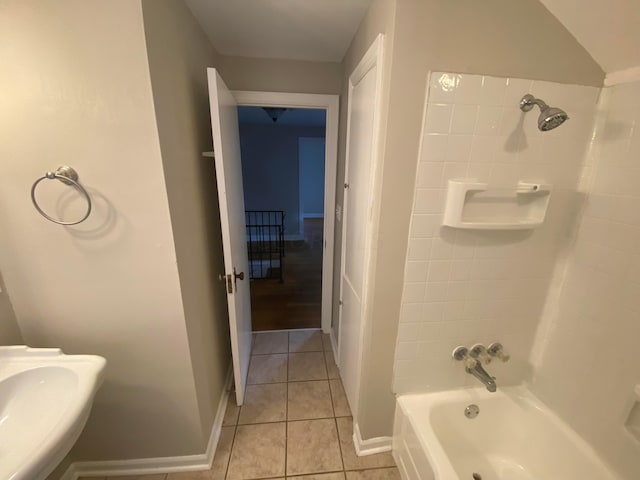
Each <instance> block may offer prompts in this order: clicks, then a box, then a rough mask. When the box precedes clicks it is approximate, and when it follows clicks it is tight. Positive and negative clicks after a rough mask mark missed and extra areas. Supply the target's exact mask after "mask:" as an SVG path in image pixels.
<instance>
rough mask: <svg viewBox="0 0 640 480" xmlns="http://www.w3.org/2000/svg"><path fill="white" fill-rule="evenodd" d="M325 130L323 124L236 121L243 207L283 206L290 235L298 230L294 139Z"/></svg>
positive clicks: (299, 226) (296, 154)
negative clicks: (313, 125) (310, 125)
mask: <svg viewBox="0 0 640 480" xmlns="http://www.w3.org/2000/svg"><path fill="white" fill-rule="evenodd" d="M325 133H326V128H325V127H305V126H293V125H278V124H277V123H276V124H240V147H241V150H242V181H243V185H244V206H245V209H247V210H284V212H285V220H284V224H285V234H287V235H291V236H292V237H291V238H296V236H298V235H299V234H301V233H302V231H301V225H300V218H301V217H300V188H299V181H300V175H299V162H298V139H299V138H301V137H316V138H324V136H325Z"/></svg>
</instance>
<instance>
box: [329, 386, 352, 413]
mask: <svg viewBox="0 0 640 480" xmlns="http://www.w3.org/2000/svg"><path fill="white" fill-rule="evenodd" d="M329 386H330V387H331V400H332V401H333V410H334V413H335V416H336V417H350V416H351V409H350V408H349V402H348V401H347V395H346V393H344V387H343V386H342V381H341V380H329Z"/></svg>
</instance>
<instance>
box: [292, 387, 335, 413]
mask: <svg viewBox="0 0 640 480" xmlns="http://www.w3.org/2000/svg"><path fill="white" fill-rule="evenodd" d="M327 417H333V407H332V405H331V393H330V391H329V382H328V381H326V380H323V381H314V382H292V383H289V393H288V407H287V419H288V420H308V419H312V418H327Z"/></svg>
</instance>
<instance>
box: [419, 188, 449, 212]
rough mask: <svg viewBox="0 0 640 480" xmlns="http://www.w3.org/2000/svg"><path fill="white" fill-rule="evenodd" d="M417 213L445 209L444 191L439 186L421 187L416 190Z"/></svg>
mask: <svg viewBox="0 0 640 480" xmlns="http://www.w3.org/2000/svg"><path fill="white" fill-rule="evenodd" d="M414 211H415V213H418V214H420V213H440V212H442V211H444V193H443V190H442V189H439V188H420V189H418V191H417V192H416V200H415V206H414Z"/></svg>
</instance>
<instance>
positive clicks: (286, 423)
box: [284, 332, 291, 478]
mask: <svg viewBox="0 0 640 480" xmlns="http://www.w3.org/2000/svg"><path fill="white" fill-rule="evenodd" d="M290 342H291V333H290V332H287V383H286V385H287V386H286V387H285V388H286V390H287V395H286V402H285V404H284V476H285V478H286V477H287V467H288V465H287V462H288V461H289V458H288V451H289V362H290V359H291V356H290V355H289V350H290Z"/></svg>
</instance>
